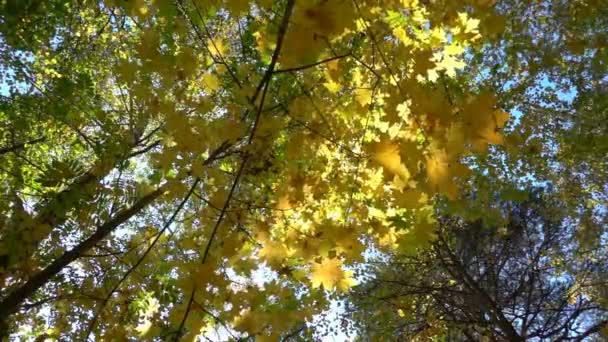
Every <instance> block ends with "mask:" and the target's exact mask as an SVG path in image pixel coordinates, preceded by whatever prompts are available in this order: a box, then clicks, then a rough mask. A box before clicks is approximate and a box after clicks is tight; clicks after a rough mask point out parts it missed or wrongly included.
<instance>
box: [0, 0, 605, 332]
mask: <svg viewBox="0 0 608 342" xmlns="http://www.w3.org/2000/svg"><path fill="white" fill-rule="evenodd" d="M518 2H521V4H520V6H523V7H517V6H515V5H514V4H513V3H512V2H509V1H504V2H503V1H489V0H458V1H451V0H450V1H447V0H445V1H423V0H420V1H418V0H400V1H397V0H386V1H376V0H352V1H351V0H297V1H296V0H283V1H269V0H255V1H243V0H129V1H123V0H99V1H93V0H85V1H72V0H49V1H38V0H29V1H25V0H24V1H20V0H7V1H4V2H0V8H1V9H2V11H0V61H1V63H2V64H1V65H0V70H1V74H2V76H0V82H1V83H0V94H2V95H1V97H0V130H1V132H0V133H1V136H0V213H1V216H0V284H1V285H0V321H1V322H2V325H1V326H0V331H1V332H2V334H3V335H4V336H9V335H10V334H14V335H13V336H17V335H19V336H22V337H24V338H32V339H36V338H51V339H57V340H81V341H85V340H87V339H94V340H96V341H97V340H100V341H101V340H103V341H119V340H140V339H141V340H146V339H147V340H175V341H177V340H186V341H189V340H196V339H197V338H203V337H209V336H211V335H210V334H211V333H212V332H213V331H220V332H221V336H222V337H221V338H223V339H230V340H237V339H239V338H251V339H255V340H269V341H277V340H280V339H281V338H285V337H292V336H295V335H296V333H295V332H298V334H300V333H301V332H302V331H304V330H303V329H302V328H301V327H303V326H310V324H311V322H312V320H313V317H315V315H317V314H319V313H321V312H323V311H324V310H325V309H326V308H327V305H328V303H329V300H330V299H332V298H335V297H336V296H342V295H347V294H348V293H350V291H351V288H352V287H353V286H355V285H356V284H357V277H356V276H355V273H354V270H355V269H356V268H357V265H359V264H360V263H363V262H365V260H366V254H369V253H375V254H376V255H379V254H390V255H396V256H412V255H417V254H418V253H422V252H424V251H426V250H427V248H429V246H431V244H432V243H433V242H434V241H435V239H436V238H437V235H436V233H435V232H436V228H437V222H438V221H437V220H438V217H439V215H438V213H446V212H449V213H450V214H455V213H458V214H461V215H465V216H467V217H466V218H467V219H469V218H470V219H488V220H494V222H503V221H500V220H505V219H506V218H504V217H501V213H500V210H498V209H497V208H496V207H492V200H493V197H492V196H494V195H495V194H497V193H498V194H499V195H500V196H507V197H509V200H517V199H518V196H520V195H521V191H519V190H518V189H521V188H522V187H521V185H522V184H521V183H522V182H532V181H537V182H542V181H547V182H553V183H555V184H556V186H557V188H558V189H557V190H556V193H557V194H558V195H557V196H563V197H564V198H566V199H565V200H564V201H565V202H564V203H566V204H565V205H564V206H565V209H564V210H565V211H566V212H567V213H568V214H569V215H577V216H576V217H577V218H580V217H583V216H584V215H585V213H584V210H582V209H581V208H580V207H578V204H577V203H574V201H576V200H575V199H576V198H578V199H580V200H581V201H595V202H585V203H586V204H585V205H586V208H587V214H586V215H587V216H585V217H587V219H588V220H587V221H585V222H589V223H588V226H591V225H592V223H591V222H596V221H597V220H598V219H599V218H598V217H599V216H598V215H596V214H597V213H596V214H593V213H594V210H596V209H597V208H599V206H601V205H602V203H601V199H602V198H604V199H605V197H602V196H601V195H602V193H603V192H604V191H605V190H606V188H605V187H603V186H604V185H605V183H604V180H605V176H602V177H600V178H597V177H596V178H593V177H591V176H592V175H594V174H596V171H593V168H595V167H597V168H598V169H602V170H603V171H602V172H605V169H603V168H602V167H600V166H599V165H598V164H599V163H603V164H602V165H605V162H606V160H602V155H603V154H602V153H603V152H605V151H606V150H607V149H608V148H607V147H606V144H605V139H606V138H605V136H606V135H605V131H600V132H599V133H598V134H599V135H601V137H603V139H604V140H603V142H601V143H600V142H597V143H596V145H594V146H598V147H597V149H594V150H593V153H591V152H590V151H589V150H576V151H574V152H572V149H574V148H575V147H574V145H576V142H577V141H579V140H577V139H580V137H579V135H580V134H579V133H576V132H578V131H576V127H578V126H577V124H579V123H580V122H581V121H580V120H579V121H576V120H574V121H568V122H570V123H571V124H569V125H564V126H563V127H561V126H560V128H559V129H558V128H552V127H551V126H550V125H551V124H553V123H555V121H553V119H551V118H556V117H557V116H559V115H561V114H559V113H560V112H558V111H557V110H556V111H555V113H557V114H554V113H553V112H551V113H553V114H550V115H553V116H546V117H543V116H542V115H541V114H539V113H537V112H533V111H532V110H530V113H528V111H527V109H529V108H532V106H530V107H526V106H527V105H528V104H530V103H532V104H535V105H542V106H545V108H549V107H551V106H550V105H548V104H552V103H557V100H555V94H553V97H551V96H550V95H547V93H546V92H545V93H543V92H542V91H537V92H535V93H534V94H532V95H529V93H526V92H527V91H528V90H529V88H530V87H531V84H532V83H533V80H537V79H538V78H539V77H541V76H542V75H545V74H549V75H552V77H555V80H557V81H547V82H548V83H551V82H554V83H555V82H558V81H559V80H562V79H566V78H568V77H571V76H572V77H573V78H574V77H575V76H576V75H581V74H582V71H577V70H575V68H574V67H572V66H573V65H575V64H568V59H569V58H579V57H580V58H579V59H578V60H577V61H578V62H576V63H578V64H576V65H578V66H581V68H582V70H593V71H592V72H591V73H592V74H593V75H591V76H589V77H588V78H587V79H582V78H581V79H578V81H576V82H579V83H580V84H581V85H583V84H591V83H588V82H586V80H588V79H589V78H593V77H595V78H594V79H595V81H594V82H596V83H594V84H593V86H592V87H590V88H587V89H585V88H584V86H581V87H579V88H578V90H579V92H580V93H581V94H582V93H583V90H586V91H585V92H584V93H585V94H586V95H585V96H587V97H584V98H583V97H580V98H581V99H586V101H587V102H585V104H581V105H580V106H579V107H578V109H577V110H579V111H580V112H581V113H583V112H585V111H583V110H582V109H581V108H589V106H591V107H593V106H596V107H594V108H603V109H602V110H603V113H604V114H602V115H604V117H605V116H606V114H605V113H606V111H605V107H601V105H599V104H598V103H600V102H599V101H597V100H595V99H596V98H597V97H599V96H596V95H593V94H594V92H593V91H597V90H598V89H599V88H598V87H599V86H600V85H601V84H602V82H605V78H604V79H602V78H601V77H599V78H598V76H597V75H601V74H602V72H605V70H606V63H605V61H604V62H600V61H599V60H600V59H601V58H600V59H598V61H597V63H599V64H598V65H599V66H597V67H596V68H597V69H591V68H590V67H588V66H586V64H585V63H586V62H589V61H590V62H589V63H595V62H593V61H594V60H595V59H593V58H596V54H600V57H601V56H602V55H601V54H603V55H606V53H607V52H606V48H605V45H604V46H602V45H601V44H599V45H598V44H595V43H593V44H595V45H593V46H592V43H588V42H586V41H581V40H577V37H576V35H573V34H571V35H570V36H569V38H568V39H563V40H560V42H561V41H564V42H565V43H564V44H566V47H567V49H564V50H562V51H561V52H560V51H555V52H552V53H551V54H550V53H549V52H548V50H541V51H547V54H546V55H545V56H540V57H538V56H536V55H534V51H533V49H532V48H531V46H533V44H532V42H531V41H530V42H528V41H526V40H525V39H526V38H527V37H529V36H533V35H534V34H536V35H538V33H539V32H541V33H542V32H545V31H543V30H546V28H545V27H543V26H542V25H540V26H538V27H536V28H534V29H533V30H532V31H530V29H529V28H526V29H522V28H521V27H519V26H517V25H518V24H517V18H520V19H521V17H522V16H523V15H522V14H521V13H519V12H518V13H515V9H516V10H520V9H521V8H524V9H525V8H527V9H531V8H538V9H539V11H541V10H544V7H543V4H542V2H536V1H518ZM558 2H559V1H556V3H558ZM559 3H561V2H559ZM574 3H579V2H576V1H575V2H574ZM580 3H583V2H580ZM596 3H597V4H596ZM556 6H557V5H556ZM560 6H562V7H563V8H565V10H571V11H573V12H572V13H575V15H577V16H580V18H582V17H584V14H585V13H588V12H584V10H590V9H593V8H601V7H602V6H601V1H599V2H594V3H592V2H589V4H586V5H585V4H579V5H576V4H573V5H568V4H565V5H564V4H561V5H560ZM569 6H570V7H569ZM577 6H578V7H577ZM548 8H549V9H547V10H546V11H550V10H553V7H548ZM556 8H557V7H556ZM560 8H561V7H560ZM511 10H513V11H511ZM539 13H541V12H539ZM543 13H544V12H543ZM517 16H519V17H517ZM547 17H548V18H549V19H550V20H549V21H544V22H543V23H553V22H552V21H551V20H552V18H558V17H557V15H556V16H555V17H553V15H552V14H548V15H547ZM598 17H599V15H598ZM514 18H515V19H514ZM559 18H562V17H559ZM577 18H578V17H577ZM509 20H511V21H509ZM598 20H600V19H598ZM582 22H583V21H582V19H581V23H582ZM578 23H579V22H575V23H574V24H576V25H578ZM558 24H559V25H561V26H559V27H562V28H563V27H566V29H567V30H572V31H574V29H573V28H571V26H567V25H571V23H570V22H566V23H564V22H559V23H558ZM574 24H572V27H574V28H577V29H580V30H581V32H583V31H584V32H585V34H587V35H591V36H593V39H597V40H600V39H604V42H605V41H606V35H605V31H604V34H603V36H600V35H598V36H595V34H596V33H597V32H601V29H600V27H604V26H602V25H604V23H603V21H601V20H600V21H599V22H591V23H587V22H585V24H584V25H583V24H581V25H579V26H576V25H574ZM547 25H548V24H547ZM556 25H557V24H556ZM585 25H586V26H585ZM583 26H584V27H586V30H585V29H583ZM546 31H548V30H546ZM531 32H532V33H531ZM602 37H603V38H602ZM590 39H591V38H590ZM519 43H521V44H520V45H521V46H519V45H518V44H519ZM539 44H540V43H539ZM581 44H582V45H583V46H582V47H581ZM585 44H588V46H587V45H585ZM547 45H548V44H547ZM581 49H582V52H581ZM585 51H586V52H585ZM503 53H504V54H503ZM560 53H561V55H560ZM585 53H586V54H585ZM518 54H521V55H522V56H524V57H522V58H520V59H517V58H515V57H514V56H517V55H518ZM560 56H561V57H560ZM577 56H578V57H577ZM589 56H591V57H589ZM539 58H540V59H542V58H545V59H550V61H546V60H543V61H540V60H539ZM560 58H562V59H561V60H560ZM598 58H599V57H598ZM535 63H536V64H535ZM560 63H561V64H560ZM597 63H596V64H597ZM602 63H603V64H602ZM604 76H605V74H604ZM585 77H587V76H585ZM584 81H585V82H584ZM509 82H510V83H509ZM526 82H527V83H526ZM497 83H498V85H497ZM579 83H577V84H579ZM526 94H528V95H526ZM539 94H540V95H539ZM543 94H544V95H543ZM536 96H540V97H539V98H535V97H536ZM545 96H546V97H545ZM526 98H527V101H524V99H526ZM581 101H582V100H581ZM571 103H572V102H570V104H571ZM535 108H536V107H535ZM522 110H524V112H523V114H522ZM545 110H547V111H548V112H550V110H552V109H551V108H549V109H545ZM577 113H578V112H575V114H574V115H576V116H577V117H582V118H588V119H589V120H592V118H595V116H594V114H589V115H587V116H586V114H580V115H579V114H577ZM547 115H549V114H547ZM564 120H571V119H570V118H568V119H564ZM563 122H566V121H563ZM572 122H574V123H572ZM605 122H606V121H605V120H604V121H603V125H604V126H603V127H604V128H605V127H606V126H605ZM594 126H597V125H594ZM600 126H601V125H600ZM577 134H579V135H577ZM590 139H591V138H590ZM601 144H603V145H601ZM543 149H545V150H546V153H547V154H545V155H544V157H543V154H542V153H541V152H542V151H543ZM556 149H557V150H556ZM543 153H544V152H543ZM551 153H553V154H551ZM547 156H555V159H551V161H552V162H553V163H551V162H550V161H549V159H548V158H549V157H547ZM603 156H605V155H603ZM584 163H587V164H588V165H593V168H592V169H589V168H587V169H581V170H578V171H577V170H576V169H575V167H576V166H580V165H583V164H584ZM587 164H586V165H587ZM505 165H506V166H505ZM560 170H561V171H560ZM564 170H565V171H564ZM560 172H562V173H561V174H560ZM563 172H570V173H571V174H577V177H579V178H577V179H578V180H579V181H578V183H577V182H573V181H571V180H572V179H574V178H573V177H570V178H568V177H565V178H563V176H564V173H563ZM539 175H542V177H545V178H541V176H539ZM597 175H604V173H600V172H599V171H597ZM526 177H527V178H526ZM551 177H554V178H551ZM558 178H559V179H561V181H560V180H558ZM598 194H599V195H598ZM604 195H605V193H604ZM581 210H582V211H581ZM596 211H597V210H596ZM604 213H605V212H604ZM600 214H602V213H600ZM594 215H595V216H594ZM503 216H504V215H503ZM600 216H601V215H600ZM573 217H574V216H573ZM581 222H582V221H581ZM589 229H592V228H589ZM587 238H588V239H589V241H591V240H592V239H591V238H589V237H588V236H587ZM593 241H596V242H597V241H598V240H593ZM590 243H591V242H590ZM24 327H25V328H24ZM24 329H25V330H24ZM313 330H314V329H313ZM24 331H25V332H24ZM301 335H302V334H301ZM302 336H304V335H302ZM302 336H301V338H305V337H302ZM307 336H308V337H306V338H312V337H310V336H309V335H307ZM218 338H219V337H218Z"/></svg>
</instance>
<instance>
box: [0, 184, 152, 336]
mask: <svg viewBox="0 0 608 342" xmlns="http://www.w3.org/2000/svg"><path fill="white" fill-rule="evenodd" d="M163 191H164V188H163V187H160V188H159V189H157V190H155V191H152V192H151V193H149V194H147V195H145V196H144V197H142V198H140V199H139V200H138V201H137V202H136V203H135V204H133V206H131V207H130V208H128V209H125V210H122V211H121V212H119V213H118V214H116V215H115V216H114V217H113V218H111V219H110V220H109V221H107V222H106V223H104V224H103V225H101V226H99V227H98V228H97V230H96V231H95V233H93V235H91V236H90V237H89V238H87V239H86V240H84V241H82V242H80V243H79V244H78V245H77V246H76V247H74V248H72V249H71V250H69V251H66V252H64V253H63V254H62V255H61V256H59V257H58V258H57V259H55V260H54V261H53V262H51V263H50V264H49V265H48V266H47V267H45V268H44V269H43V270H41V271H40V272H38V273H36V274H34V275H33V276H32V277H30V278H29V279H28V281H27V282H26V283H25V284H23V285H21V286H20V287H18V288H17V289H15V290H13V291H12V292H10V293H9V294H8V295H7V296H6V297H5V298H4V299H2V301H0V337H2V336H3V334H4V335H6V330H7V324H6V323H7V320H8V318H9V317H10V316H11V315H13V314H14V313H15V312H17V311H18V310H19V307H20V306H21V305H22V304H23V302H24V301H25V300H26V299H27V298H29V297H30V296H31V295H32V294H34V293H35V292H36V291H37V290H38V289H40V288H41V287H42V286H44V285H45V284H46V283H47V282H48V281H49V280H51V279H52V278H53V277H54V276H56V275H57V274H58V273H59V272H61V271H62V270H63V269H64V268H65V267H66V266H67V265H69V264H70V263H71V262H72V261H74V260H76V259H77V258H78V257H80V255H81V254H83V253H84V252H86V251H88V250H89V249H91V248H92V247H93V246H95V245H96V244H97V243H98V242H100V241H101V240H102V239H104V238H105V237H106V236H108V235H109V234H110V233H111V232H112V231H114V230H115V229H116V228H117V227H118V226H119V225H121V224H122V223H124V222H126V221H127V220H129V219H130V218H132V217H133V216H135V215H136V214H138V213H139V212H140V211H141V210H143V209H144V208H145V207H147V206H148V205H149V204H150V203H152V202H153V201H154V200H156V199H157V198H158V197H159V196H160V195H161V194H162V193H163ZM3 330H4V331H3Z"/></svg>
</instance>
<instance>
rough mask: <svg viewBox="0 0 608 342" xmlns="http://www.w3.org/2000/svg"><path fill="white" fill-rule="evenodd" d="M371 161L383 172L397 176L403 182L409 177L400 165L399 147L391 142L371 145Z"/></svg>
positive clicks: (407, 172)
mask: <svg viewBox="0 0 608 342" xmlns="http://www.w3.org/2000/svg"><path fill="white" fill-rule="evenodd" d="M371 151H372V159H373V160H375V161H376V162H377V163H378V164H380V165H381V166H382V167H383V168H384V169H385V170H387V171H389V172H391V173H393V174H395V175H398V176H399V177H401V178H402V179H403V180H407V179H408V178H409V176H410V173H409V171H408V170H407V168H406V167H405V165H403V164H402V163H401V156H400V151H399V146H398V145H397V144H395V143H393V142H391V141H380V142H378V143H375V144H372V145H371Z"/></svg>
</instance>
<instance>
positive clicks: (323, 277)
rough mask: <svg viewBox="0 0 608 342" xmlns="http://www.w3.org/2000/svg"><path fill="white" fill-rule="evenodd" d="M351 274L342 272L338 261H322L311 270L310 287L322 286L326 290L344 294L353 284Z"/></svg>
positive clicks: (340, 263) (340, 262)
mask: <svg viewBox="0 0 608 342" xmlns="http://www.w3.org/2000/svg"><path fill="white" fill-rule="evenodd" d="M351 275H352V272H350V271H344V270H342V261H341V260H340V259H336V258H334V259H327V258H326V259H323V261H322V262H321V263H315V264H314V265H313V269H312V286H313V287H314V288H317V287H320V286H323V288H324V289H326V290H332V289H334V288H338V289H339V290H340V291H342V292H346V291H347V290H348V289H349V288H350V287H352V286H353V285H354V284H355V282H354V279H352V277H351Z"/></svg>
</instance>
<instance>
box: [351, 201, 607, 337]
mask: <svg viewBox="0 0 608 342" xmlns="http://www.w3.org/2000/svg"><path fill="white" fill-rule="evenodd" d="M551 197H552V195H551V194H550V193H546V192H545V190H544V189H534V190H533V192H532V193H531V196H530V198H529V199H528V200H527V201H524V202H520V203H512V202H511V203H509V202H505V203H501V204H500V207H501V208H502V210H504V211H507V216H508V217H509V220H508V221H507V222H506V223H505V224H499V225H488V224H486V223H484V222H482V221H480V220H478V221H475V222H466V221H464V220H462V218H459V217H455V216H445V217H443V218H442V219H441V220H440V223H439V228H438V229H437V240H436V241H435V242H434V243H433V247H432V248H430V249H429V250H427V251H426V252H424V253H421V254H417V255H414V256H411V257H408V258H404V257H399V258H390V259H389V260H388V261H379V262H374V263H372V265H371V267H370V268H371V272H370V273H371V275H370V279H369V280H368V281H365V283H364V285H361V286H359V287H358V288H357V290H356V291H355V292H354V293H353V294H352V295H351V298H352V301H351V304H350V310H347V315H348V316H349V317H353V318H354V322H355V325H356V327H357V328H358V330H359V332H360V334H359V335H360V336H369V337H370V338H371V339H372V340H375V339H378V338H380V336H392V337H391V339H392V338H393V337H394V336H398V338H397V339H399V340H401V339H403V340H408V341H412V340H425V337H429V336H439V337H441V336H443V338H447V339H448V340H453V341H463V340H464V341H480V340H484V339H489V340H493V341H528V340H531V341H535V340H538V341H587V340H588V339H589V338H596V339H597V340H600V337H599V335H598V334H599V333H600V330H601V329H603V328H605V327H606V326H607V325H608V307H606V301H605V300H606V299H605V298H606V296H605V294H606V291H607V290H608V287H607V285H608V284H606V281H605V279H606V275H607V274H606V272H608V258H607V257H606V253H605V251H598V250H587V249H585V248H584V247H583V248H582V249H583V250H582V251H581V246H580V244H579V243H578V242H577V240H576V237H575V236H576V234H575V233H574V232H573V230H575V227H576V225H575V224H573V222H572V220H571V219H570V218H568V217H566V216H564V215H563V214H560V212H559V210H558V209H557V208H560V203H557V202H556V201H555V200H554V199H552V198H551ZM561 207H563V206H561ZM379 259H380V260H382V258H379ZM370 317H371V318H370Z"/></svg>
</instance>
